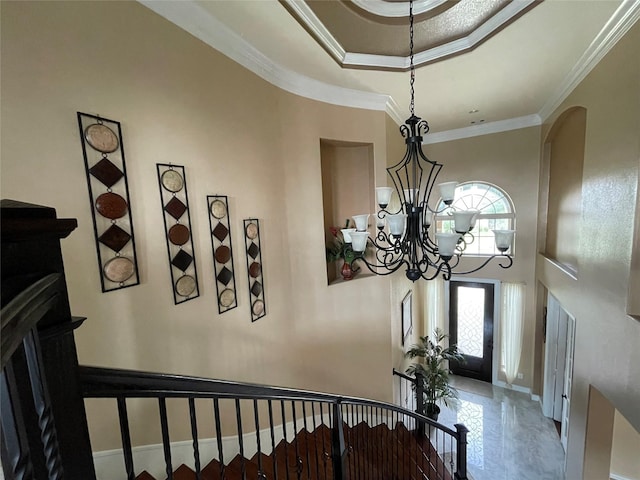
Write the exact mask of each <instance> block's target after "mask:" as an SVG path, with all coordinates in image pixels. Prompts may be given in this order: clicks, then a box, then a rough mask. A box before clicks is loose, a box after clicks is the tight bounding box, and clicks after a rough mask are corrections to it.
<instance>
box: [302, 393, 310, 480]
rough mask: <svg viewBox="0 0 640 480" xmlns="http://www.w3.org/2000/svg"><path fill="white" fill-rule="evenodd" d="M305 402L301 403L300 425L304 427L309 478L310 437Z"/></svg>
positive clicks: (308, 476) (308, 475)
mask: <svg viewBox="0 0 640 480" xmlns="http://www.w3.org/2000/svg"><path fill="white" fill-rule="evenodd" d="M305 403H306V402H305V401H304V400H303V401H302V423H303V425H304V430H305V435H306V439H307V442H306V443H307V448H306V449H305V450H306V451H307V478H311V461H310V460H309V442H310V441H311V435H309V427H308V426H307V408H306V406H305Z"/></svg>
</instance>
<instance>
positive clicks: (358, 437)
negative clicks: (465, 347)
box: [136, 422, 453, 480]
mask: <svg viewBox="0 0 640 480" xmlns="http://www.w3.org/2000/svg"><path fill="white" fill-rule="evenodd" d="M343 433H344V438H345V443H346V445H347V448H348V450H347V457H346V464H347V465H346V468H347V472H346V473H347V478H362V477H364V478H367V479H372V480H373V479H384V480H388V479H400V480H452V478H453V476H452V475H451V473H450V472H449V471H448V470H447V465H446V464H445V462H444V461H443V459H442V458H441V457H440V455H438V453H437V449H436V448H435V447H434V445H433V444H432V443H431V439H429V438H428V437H420V436H418V435H416V432H415V431H412V430H409V429H408V428H407V426H406V425H405V424H404V423H403V422H396V424H395V428H394V429H390V428H389V426H388V425H387V424H384V423H381V424H378V425H375V426H373V427H372V426H369V425H368V424H367V423H366V422H360V423H358V424H357V425H355V426H353V427H349V426H348V425H346V424H344V425H343ZM287 440H288V441H285V440H284V439H281V440H280V441H279V442H278V444H277V445H276V447H275V449H274V450H273V451H272V452H271V453H270V454H265V453H264V452H260V453H256V454H254V455H253V457H252V458H250V459H247V458H245V459H243V458H242V457H241V456H240V455H236V456H235V457H233V459H232V460H231V461H229V462H228V464H227V465H225V466H222V465H221V464H220V462H218V461H217V460H215V459H213V460H211V461H210V462H209V463H208V464H207V465H206V466H205V467H204V468H203V469H202V472H201V478H202V480H220V479H223V480H242V478H243V477H242V470H243V468H244V471H245V476H246V479H247V480H255V479H261V478H265V479H267V480H272V479H274V478H275V477H276V472H277V477H278V478H280V479H286V478H287V477H288V478H289V479H293V480H331V479H332V478H333V462H332V458H331V453H332V430H331V429H330V428H329V427H327V426H326V425H324V424H321V425H318V426H317V427H316V429H315V430H313V431H308V430H307V429H304V428H303V429H302V430H300V431H299V432H298V433H297V435H296V436H295V437H294V438H289V437H288V438H287ZM260 467H261V468H260ZM260 474H262V475H263V476H260ZM163 478H164V477H163ZM173 479H174V480H196V474H195V472H194V471H193V470H192V469H191V468H189V467H188V466H186V465H180V466H179V467H178V468H177V469H176V470H175V472H174V473H173ZM136 480H155V478H154V477H153V476H152V475H150V474H149V473H148V472H147V471H143V472H141V473H140V474H139V475H138V476H137V477H136Z"/></svg>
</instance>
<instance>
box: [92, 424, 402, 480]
mask: <svg viewBox="0 0 640 480" xmlns="http://www.w3.org/2000/svg"><path fill="white" fill-rule="evenodd" d="M322 420H324V424H325V425H327V426H329V427H330V426H331V425H330V424H329V419H328V418H327V415H325V416H324V417H323V418H320V416H319V415H316V417H315V424H314V417H313V416H309V417H307V426H308V427H309V429H310V430H312V429H313V425H316V426H320V425H322V424H323V421H322ZM344 420H345V421H346V423H347V424H348V425H349V426H353V425H352V423H354V422H352V419H351V418H349V416H348V415H347V416H346V417H345V418H344ZM369 420H370V425H371V426H376V425H379V424H381V423H385V424H386V425H387V426H389V427H390V428H391V425H392V421H393V417H391V419H389V418H388V417H385V416H375V417H374V418H373V419H369ZM304 425H305V423H304V421H303V419H302V418H300V419H298V420H297V424H296V426H297V432H300V431H301V430H303V429H304ZM294 431H296V430H295V429H294V424H293V421H291V422H288V423H287V424H286V432H287V439H288V440H291V439H292V438H293V437H294V436H295V435H294ZM274 436H275V438H276V445H277V444H278V442H279V441H280V440H281V439H282V438H283V437H284V435H283V430H282V425H278V426H275V427H274ZM221 443H222V451H223V456H224V458H223V460H224V462H225V463H228V462H230V461H231V460H232V459H233V458H234V457H235V456H236V455H237V454H238V453H240V449H239V447H238V438H237V436H236V435H232V436H227V437H222V439H221ZM242 443H243V448H244V455H245V457H246V458H251V457H253V456H254V455H255V454H256V452H257V451H258V443H257V436H256V434H255V432H249V433H245V434H244V435H243V436H242ZM260 446H261V451H262V452H263V453H264V454H266V455H269V454H270V453H271V430H270V429H269V428H265V429H262V430H260ZM198 448H199V450H200V458H201V462H202V465H201V466H202V467H204V466H205V465H206V464H207V463H209V462H210V461H211V460H212V459H216V460H220V459H219V457H218V442H217V439H216V438H203V439H198ZM328 448H330V446H329V447H328ZM132 453H133V465H134V469H135V473H136V474H139V473H140V472H142V471H143V470H146V471H147V472H149V473H150V474H151V475H153V476H154V477H155V478H165V476H166V472H165V463H164V449H163V446H162V444H161V443H159V444H154V445H142V446H138V447H133V448H132ZM194 463H195V462H194V458H193V441H192V440H184V441H179V442H171V465H172V467H173V469H174V470H175V469H176V468H177V467H179V466H180V465H182V464H185V465H187V466H188V467H190V468H192V469H193V468H194ZM93 464H94V466H95V469H96V478H97V480H121V479H122V478H124V476H125V472H126V470H125V466H124V455H123V452H122V449H115V450H103V451H100V452H94V453H93Z"/></svg>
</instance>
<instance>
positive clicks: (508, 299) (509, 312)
mask: <svg viewBox="0 0 640 480" xmlns="http://www.w3.org/2000/svg"><path fill="white" fill-rule="evenodd" d="M524 289H525V285H524V284H522V283H503V284H502V311H501V318H502V345H501V347H502V365H503V368H504V373H505V375H506V377H507V383H508V384H509V385H511V384H512V383H513V381H514V380H515V379H516V376H517V375H518V367H520V355H521V353H522V336H523V329H524V325H523V324H524V294H525V290H524Z"/></svg>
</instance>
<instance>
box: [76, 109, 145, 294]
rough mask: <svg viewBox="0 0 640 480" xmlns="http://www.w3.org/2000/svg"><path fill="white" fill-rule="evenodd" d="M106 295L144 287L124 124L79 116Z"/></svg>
mask: <svg viewBox="0 0 640 480" xmlns="http://www.w3.org/2000/svg"><path fill="white" fill-rule="evenodd" d="M78 126H79V128H80V142H81V144H82V154H83V156H84V165H85V171H86V174H87V187H88V188H89V202H90V205H91V216H92V218H93V231H94V236H95V241H96V251H97V254H98V268H99V269H100V284H101V286H102V291H103V292H111V291H113V290H119V289H121V288H126V287H132V286H134V285H138V284H140V277H139V275H138V260H137V256H136V245H135V239H134V235H133V220H132V217H131V202H130V200H129V186H128V184H127V169H126V165H125V159H124V145H123V144H122V130H121V128H120V122H117V121H115V120H109V119H106V118H103V117H99V116H96V115H90V114H88V113H81V112H78Z"/></svg>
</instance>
